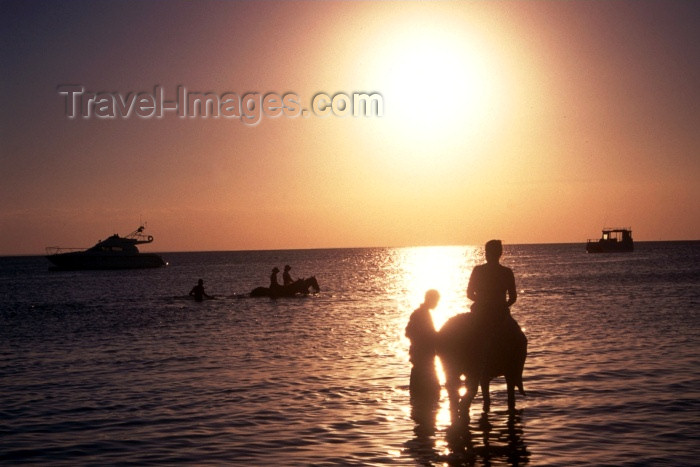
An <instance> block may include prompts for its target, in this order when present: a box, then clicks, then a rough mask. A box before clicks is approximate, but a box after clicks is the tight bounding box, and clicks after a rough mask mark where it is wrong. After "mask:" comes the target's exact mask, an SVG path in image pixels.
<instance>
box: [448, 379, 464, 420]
mask: <svg viewBox="0 0 700 467" xmlns="http://www.w3.org/2000/svg"><path fill="white" fill-rule="evenodd" d="M446 370H447V369H446ZM445 373H446V377H447V380H446V381H445V389H447V398H448V399H449V401H450V417H451V418H452V421H453V422H454V421H456V420H457V418H458V417H459V386H460V385H461V384H462V381H461V380H460V379H459V374H458V373H456V372H452V371H449V370H448V371H446V372H445Z"/></svg>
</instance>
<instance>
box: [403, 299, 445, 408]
mask: <svg viewBox="0 0 700 467" xmlns="http://www.w3.org/2000/svg"><path fill="white" fill-rule="evenodd" d="M439 300H440V294H439V293H438V291H437V290H432V289H431V290H428V291H427V292H426V293H425V300H424V301H423V303H422V304H421V305H420V306H419V307H418V308H417V309H416V310H415V311H414V312H413V313H412V314H411V317H410V318H409V320H408V325H407V326H406V337H408V338H409V339H410V340H411V347H410V349H409V355H410V357H411V364H412V367H411V379H410V386H409V388H410V391H411V397H412V398H417V399H420V400H421V401H425V402H428V403H430V402H434V401H437V400H438V399H439V398H440V382H439V381H438V378H437V373H436V372H435V345H436V339H437V332H436V331H435V325H434V324H433V317H432V315H431V314H430V310H432V309H433V308H435V307H436V306H437V304H438V301H439Z"/></svg>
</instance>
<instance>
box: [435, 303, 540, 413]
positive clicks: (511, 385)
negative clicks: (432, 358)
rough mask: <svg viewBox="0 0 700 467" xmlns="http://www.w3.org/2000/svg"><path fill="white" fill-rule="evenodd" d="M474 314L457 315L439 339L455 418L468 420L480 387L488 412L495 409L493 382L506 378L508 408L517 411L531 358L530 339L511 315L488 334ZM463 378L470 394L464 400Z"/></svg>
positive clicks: (485, 409) (438, 347)
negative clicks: (517, 397) (492, 399)
mask: <svg viewBox="0 0 700 467" xmlns="http://www.w3.org/2000/svg"><path fill="white" fill-rule="evenodd" d="M479 320H480V319H479V317H477V316H475V315H474V313H461V314H459V315H456V316H453V317H452V318H450V319H449V320H447V322H446V323H445V324H444V325H443V326H442V328H441V329H440V331H439V332H438V337H437V343H438V346H437V354H438V356H439V357H440V361H441V362H442V366H443V369H444V371H445V376H446V380H447V381H446V383H445V386H446V389H447V394H448V396H449V399H450V410H451V412H452V414H453V417H459V416H460V414H461V415H462V416H466V417H468V414H469V407H470V406H471V403H472V400H473V399H474V396H475V395H476V392H477V390H478V387H479V384H481V391H482V395H483V398H484V412H488V411H489V410H490V408H491V398H490V395H489V382H490V381H491V380H492V379H493V378H495V377H497V376H501V375H503V376H505V378H506V387H507V390H508V409H509V410H511V411H512V410H515V387H516V386H517V387H518V390H519V392H520V394H522V395H525V390H524V389H523V367H524V366H525V357H526V356H527V338H526V337H525V334H524V333H523V331H522V330H521V329H520V326H519V325H518V323H517V322H516V321H515V320H514V319H513V318H512V317H511V316H510V315H508V316H506V317H504V318H503V320H502V322H501V323H499V325H498V326H497V327H496V328H495V330H494V331H493V333H484V332H483V331H482V330H481V331H480V329H483V328H482V327H481V326H480V324H481V323H479ZM461 375H464V376H465V379H466V381H465V382H466V385H467V392H466V394H465V395H464V397H462V398H461V399H460V397H459V388H460V385H461V384H462V381H461V379H460V377H461Z"/></svg>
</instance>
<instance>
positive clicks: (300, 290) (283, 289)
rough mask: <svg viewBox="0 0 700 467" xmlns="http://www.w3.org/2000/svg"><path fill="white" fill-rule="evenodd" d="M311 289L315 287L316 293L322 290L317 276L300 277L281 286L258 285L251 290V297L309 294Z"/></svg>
mask: <svg viewBox="0 0 700 467" xmlns="http://www.w3.org/2000/svg"><path fill="white" fill-rule="evenodd" d="M309 289H313V290H314V293H318V292H320V291H321V287H319V286H318V281H317V280H316V277H315V276H311V277H307V278H306V279H299V280H298V281H295V282H292V283H291V284H289V285H280V286H279V287H273V288H270V287H256V288H255V289H253V290H252V291H251V292H250V296H251V297H271V298H277V297H293V296H295V295H309V293H310V292H309Z"/></svg>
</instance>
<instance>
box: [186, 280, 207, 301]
mask: <svg viewBox="0 0 700 467" xmlns="http://www.w3.org/2000/svg"><path fill="white" fill-rule="evenodd" d="M190 297H194V299H195V301H197V302H201V301H202V300H204V299H205V298H211V297H210V296H209V295H207V294H206V292H204V281H203V280H202V279H199V281H197V285H195V286H194V287H192V290H190Z"/></svg>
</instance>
